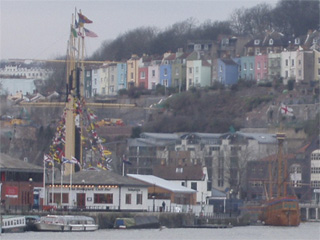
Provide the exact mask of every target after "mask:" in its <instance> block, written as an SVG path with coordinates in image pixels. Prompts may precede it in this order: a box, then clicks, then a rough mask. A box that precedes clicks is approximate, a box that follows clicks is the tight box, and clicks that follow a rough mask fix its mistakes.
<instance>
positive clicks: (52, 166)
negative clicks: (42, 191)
mask: <svg viewBox="0 0 320 240" xmlns="http://www.w3.org/2000/svg"><path fill="white" fill-rule="evenodd" d="M51 203H54V161H52V201H51Z"/></svg>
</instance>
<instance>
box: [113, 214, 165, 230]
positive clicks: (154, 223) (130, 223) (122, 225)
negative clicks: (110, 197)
mask: <svg viewBox="0 0 320 240" xmlns="http://www.w3.org/2000/svg"><path fill="white" fill-rule="evenodd" d="M114 228H117V229H128V228H129V229H130V228H160V222H159V220H158V218H157V217H155V216H135V217H132V218H116V220H115V222H114Z"/></svg>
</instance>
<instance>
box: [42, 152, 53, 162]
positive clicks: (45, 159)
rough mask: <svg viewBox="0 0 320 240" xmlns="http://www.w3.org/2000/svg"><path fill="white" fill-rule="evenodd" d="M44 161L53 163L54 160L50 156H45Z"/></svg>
mask: <svg viewBox="0 0 320 240" xmlns="http://www.w3.org/2000/svg"><path fill="white" fill-rule="evenodd" d="M43 161H44V162H50V163H53V159H52V158H51V157H50V155H48V154H45V155H44V158H43Z"/></svg>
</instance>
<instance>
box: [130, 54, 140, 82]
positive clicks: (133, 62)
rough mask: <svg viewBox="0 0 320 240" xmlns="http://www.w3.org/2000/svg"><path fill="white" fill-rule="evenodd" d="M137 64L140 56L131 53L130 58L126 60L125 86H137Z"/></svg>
mask: <svg viewBox="0 0 320 240" xmlns="http://www.w3.org/2000/svg"><path fill="white" fill-rule="evenodd" d="M139 65H140V58H139V57H138V56H137V55H135V54H133V55H132V56H131V58H130V59H129V60H128V61H127V87H128V88H130V87H137V86H138V85H139V83H138V79H139V74H138V72H139Z"/></svg>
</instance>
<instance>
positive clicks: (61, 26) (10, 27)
mask: <svg viewBox="0 0 320 240" xmlns="http://www.w3.org/2000/svg"><path fill="white" fill-rule="evenodd" d="M265 2H267V3H268V4H270V5H271V6H275V5H276V3H277V2H278V0H268V1H266V0H162V1H160V0H126V1H124V0H99V1H97V0H92V1H89V0H87V1H81V0H70V1H68V0H54V1H49V0H19V1H17V0H0V46H1V48H0V59H13V58H19V59H55V58H57V57H59V56H63V55H65V53H66V51H67V41H68V38H69V34H70V24H71V22H72V14H73V13H74V12H75V9H77V10H78V11H79V10H81V12H82V13H83V14H84V15H85V16H86V17H88V18H89V19H90V20H92V21H93V23H92V24H86V28H88V29H89V30H91V31H93V32H95V33H96V34H97V35H98V36H99V37H98V38H86V44H85V46H86V47H85V53H86V57H89V56H90V55H91V54H92V53H94V52H95V51H96V50H97V49H99V47H100V46H101V44H102V43H103V42H104V41H106V40H113V39H115V38H117V37H118V36H119V35H120V34H124V33H126V32H128V31H131V30H134V29H136V28H139V27H157V28H158V29H160V30H165V29H166V28H167V27H170V26H172V25H173V24H175V23H177V22H181V21H184V20H187V19H189V18H193V19H195V20H196V21H197V23H198V24H199V25H200V24H202V23H203V22H205V21H207V20H211V21H216V20H218V21H224V20H227V19H228V18H229V17H230V15H231V13H232V12H233V11H234V10H235V9H237V8H241V7H245V8H251V7H254V6H256V5H258V4H260V3H265Z"/></svg>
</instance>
